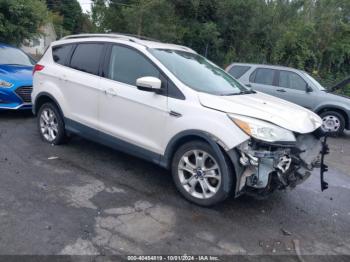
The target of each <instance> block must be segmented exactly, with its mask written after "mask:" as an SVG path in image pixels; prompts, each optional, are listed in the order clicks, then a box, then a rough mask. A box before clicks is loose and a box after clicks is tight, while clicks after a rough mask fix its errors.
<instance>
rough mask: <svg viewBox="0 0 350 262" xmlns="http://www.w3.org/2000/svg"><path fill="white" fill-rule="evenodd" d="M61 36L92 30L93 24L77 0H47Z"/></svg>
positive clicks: (56, 28)
mask: <svg viewBox="0 0 350 262" xmlns="http://www.w3.org/2000/svg"><path fill="white" fill-rule="evenodd" d="M46 3H47V7H48V9H49V10H50V11H51V19H52V21H53V24H54V26H55V30H56V32H57V34H58V36H59V37H62V36H64V35H68V34H76V33H81V32H87V31H92V30H93V29H92V24H91V22H90V19H89V17H88V16H87V15H84V14H83V13H82V9H81V7H80V4H79V2H78V1H77V0H46Z"/></svg>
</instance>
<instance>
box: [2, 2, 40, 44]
mask: <svg viewBox="0 0 350 262" xmlns="http://www.w3.org/2000/svg"><path fill="white" fill-rule="evenodd" d="M46 18H47V9H46V6H45V3H44V2H43V1H41V0H0V42H4V43H11V44H14V45H20V44H21V43H22V42H23V40H24V39H32V38H33V37H36V36H38V35H39V33H38V28H39V27H40V25H42V24H43V23H44V22H45V20H46Z"/></svg>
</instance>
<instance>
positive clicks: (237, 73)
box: [228, 65, 250, 79]
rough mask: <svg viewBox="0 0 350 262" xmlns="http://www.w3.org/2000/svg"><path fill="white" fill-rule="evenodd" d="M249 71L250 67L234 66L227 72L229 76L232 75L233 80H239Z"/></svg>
mask: <svg viewBox="0 0 350 262" xmlns="http://www.w3.org/2000/svg"><path fill="white" fill-rule="evenodd" d="M249 69H250V66H240V65H234V66H232V67H231V69H230V70H229V71H228V72H229V74H230V75H232V76H233V77H234V78H237V79H238V78H240V77H241V76H242V75H244V74H245V73H246V72H247V71H248V70H249Z"/></svg>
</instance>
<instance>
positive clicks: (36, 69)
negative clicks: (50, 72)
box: [33, 64, 45, 75]
mask: <svg viewBox="0 0 350 262" xmlns="http://www.w3.org/2000/svg"><path fill="white" fill-rule="evenodd" d="M44 67H45V66H43V65H39V64H36V65H35V66H34V68H33V75H34V74H35V72H37V71H41V70H43V69H44Z"/></svg>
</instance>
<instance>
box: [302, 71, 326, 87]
mask: <svg viewBox="0 0 350 262" xmlns="http://www.w3.org/2000/svg"><path fill="white" fill-rule="evenodd" d="M303 73H304V75H305V76H306V77H307V78H308V79H309V80H310V81H311V82H312V84H313V85H314V86H315V87H316V88H317V89H319V90H325V88H324V87H323V86H321V84H320V83H319V82H317V80H316V79H315V78H313V77H312V76H310V75H309V74H308V73H306V72H303Z"/></svg>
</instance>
